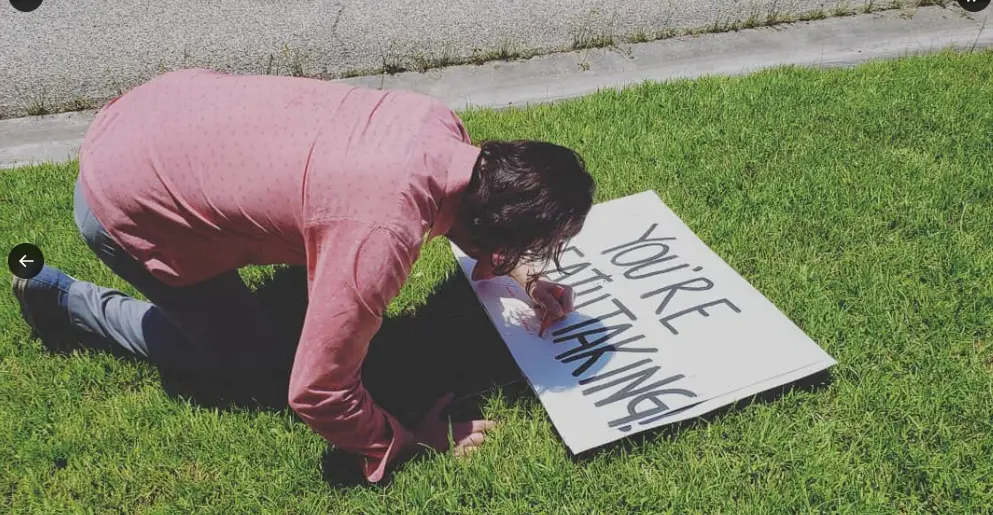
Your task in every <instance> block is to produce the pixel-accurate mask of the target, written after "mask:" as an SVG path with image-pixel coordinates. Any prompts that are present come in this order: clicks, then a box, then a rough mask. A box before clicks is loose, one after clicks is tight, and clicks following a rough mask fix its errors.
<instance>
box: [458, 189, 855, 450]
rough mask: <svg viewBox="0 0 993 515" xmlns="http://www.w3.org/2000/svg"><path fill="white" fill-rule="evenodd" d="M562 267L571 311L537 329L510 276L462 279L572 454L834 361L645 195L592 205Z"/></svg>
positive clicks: (463, 260) (552, 275) (468, 264)
mask: <svg viewBox="0 0 993 515" xmlns="http://www.w3.org/2000/svg"><path fill="white" fill-rule="evenodd" d="M452 249H453V251H454V252H455V256H456V258H457V259H458V262H459V266H460V267H461V268H462V270H463V272H465V275H466V276H467V277H471V274H472V268H473V265H474V261H473V260H472V259H471V258H469V257H468V256H466V255H465V254H464V253H463V252H461V250H460V249H459V248H458V247H456V246H454V245H453V246H452ZM561 265H562V271H563V272H564V274H563V273H559V272H558V271H556V270H555V269H554V266H552V268H551V270H550V271H549V272H547V275H546V278H547V279H548V280H551V281H555V282H559V283H561V284H567V285H569V286H571V287H572V288H573V289H574V291H575V294H576V297H575V299H576V301H575V305H576V310H575V312H573V313H572V314H570V315H569V316H568V317H566V318H565V319H564V320H561V321H559V322H557V323H556V324H554V325H552V326H551V327H550V328H549V329H548V330H547V331H546V332H545V334H544V337H543V338H542V337H539V336H538V328H539V326H540V320H538V318H537V316H536V314H535V311H534V309H533V308H532V307H531V305H530V302H529V300H528V299H527V296H526V295H525V294H524V291H523V289H522V288H520V286H518V285H517V283H515V282H514V281H513V280H512V279H510V278H507V277H500V278H496V279H491V280H486V281H478V282H472V288H473V290H474V291H475V292H476V295H477V296H478V298H479V300H480V302H481V303H482V305H483V308H484V309H485V310H486V313H487V314H488V315H489V317H490V320H492V321H493V323H494V325H495V326H496V328H497V330H498V331H499V333H500V335H501V337H502V338H503V340H504V341H505V342H506V343H507V346H508V347H509V348H510V352H511V354H513V356H514V359H515V360H516V361H517V364H518V366H520V368H521V370H522V371H523V373H524V375H525V377H526V378H527V380H528V382H529V383H530V384H531V387H532V388H533V389H534V391H535V393H536V394H537V395H538V397H539V399H540V400H541V402H542V404H543V405H544V407H545V409H546V410H547V411H548V414H549V417H550V418H551V420H552V423H553V424H554V425H555V428H556V429H557V430H558V432H559V434H561V435H562V438H563V439H564V440H565V443H566V445H567V446H568V447H569V449H570V450H571V451H572V452H573V453H580V452H583V451H586V450H589V449H592V448H595V447H599V446H601V445H604V444H606V443H609V442H612V441H614V440H618V439H620V438H623V437H625V436H630V435H632V434H635V433H637V432H640V431H645V430H648V429H652V428H655V427H659V426H662V425H665V424H670V423H673V422H678V421H681V420H685V419H688V418H692V417H697V416H699V415H702V414H704V413H707V412H709V411H713V410H716V409H718V408H720V407H723V406H726V405H728V404H731V403H733V402H735V401H738V400H741V399H744V398H747V397H750V396H752V395H755V394H757V393H761V392H763V391H765V390H768V389H771V388H775V387H778V386H782V385H785V384H788V383H790V382H793V381H796V380H799V379H802V378H804V377H806V376H809V375H811V374H814V373H816V372H819V371H821V370H824V369H826V368H828V367H830V366H832V365H834V364H836V361H835V360H834V359H833V358H831V356H829V355H828V354H827V353H825V352H824V351H823V350H822V349H821V348H820V347H819V346H818V345H817V344H816V343H815V342H814V341H812V340H811V339H810V338H809V337H808V336H807V335H806V334H805V333H804V332H803V331H802V330H800V328H799V327H797V326H796V325H795V324H794V323H793V322H792V321H791V320H790V319H789V318H787V317H786V316H785V315H784V314H783V313H782V312H781V311H779V309H777V308H776V306H775V305H773V304H772V303H771V302H770V301H769V300H768V299H766V298H765V297H764V296H763V295H762V294H761V293H760V292H759V291H758V290H756V289H755V288H754V287H752V286H751V284H749V283H748V282H747V281H746V280H745V279H744V278H742V277H741V276H740V275H739V274H738V273H737V272H735V271H734V269H732V268H731V267H730V266H728V265H727V264H726V263H725V262H724V261H723V260H722V259H721V258H720V257H718V256H717V254H715V253H714V252H713V251H712V250H710V248H709V247H708V246H707V245H706V244H705V243H703V241H701V240H700V239H699V238H698V237H697V236H696V235H695V234H693V232H692V231H691V230H690V229H689V227H687V226H686V224H684V223H683V222H682V220H680V219H679V217H678V216H676V214H675V213H673V212H672V211H671V210H670V209H669V208H668V207H667V206H666V205H665V204H664V203H663V202H662V200H661V199H660V198H659V197H658V195H656V194H655V192H652V191H647V192H643V193H639V194H636V195H632V196H629V197H625V198H621V199H616V200H612V201H608V202H604V203H601V204H597V205H595V206H594V207H593V209H592V211H591V212H590V215H589V217H588V218H587V221H586V225H585V226H584V227H583V230H582V232H581V233H580V234H579V235H578V236H577V237H575V238H573V240H572V241H571V242H570V244H569V247H568V248H567V250H566V251H565V252H564V254H563V256H562V259H561Z"/></svg>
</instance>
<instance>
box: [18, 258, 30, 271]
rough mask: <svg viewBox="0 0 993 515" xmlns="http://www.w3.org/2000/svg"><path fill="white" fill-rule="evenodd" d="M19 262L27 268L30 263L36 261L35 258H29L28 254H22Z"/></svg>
mask: <svg viewBox="0 0 993 515" xmlns="http://www.w3.org/2000/svg"><path fill="white" fill-rule="evenodd" d="M17 262H18V263H20V264H21V266H23V267H24V268H27V267H28V263H34V260H33V259H28V257H27V256H22V257H21V259H18V260H17Z"/></svg>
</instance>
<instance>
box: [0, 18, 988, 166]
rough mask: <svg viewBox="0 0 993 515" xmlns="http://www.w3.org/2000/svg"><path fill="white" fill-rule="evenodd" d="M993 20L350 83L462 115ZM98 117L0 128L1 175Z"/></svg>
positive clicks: (886, 46) (57, 149)
mask: <svg viewBox="0 0 993 515" xmlns="http://www.w3.org/2000/svg"><path fill="white" fill-rule="evenodd" d="M988 11H990V12H993V9H988ZM990 12H984V13H983V14H982V15H978V16H974V17H972V18H966V17H963V16H961V12H960V11H959V10H953V9H941V8H938V7H929V8H923V9H920V10H918V11H917V12H916V13H915V15H914V16H912V17H910V16H905V15H904V13H901V12H898V11H888V12H885V13H879V14H871V15H860V16H850V17H842V18H832V19H827V20H820V21H814V22H809V23H799V24H794V25H790V26H789V27H788V28H785V29H784V28H782V27H776V28H762V29H754V30H744V31H741V32H728V33H720V34H708V35H704V36H700V37H681V38H674V39H668V40H662V41H656V42H652V43H644V44H639V45H631V46H628V47H626V48H623V49H622V50H623V51H615V50H584V51H579V52H571V53H562V54H555V55H549V56H542V57H536V58H534V59H530V60H527V61H518V62H513V63H490V64H486V65H483V66H455V67H450V68H446V69H441V70H434V71H431V72H428V73H416V72H410V73H401V74H397V75H393V76H379V77H356V78H351V79H346V80H345V82H348V83H351V84H355V85H361V86H366V87H372V88H390V89H408V90H413V91H418V92H421V93H426V94H430V95H433V96H436V97H438V98H440V99H442V100H444V101H445V102H446V103H448V104H449V105H451V106H452V107H454V108H463V107H466V106H479V107H495V108H502V107H510V106H521V105H524V104H532V103H542V102H550V101H555V100H560V99H566V98H573V97H577V96H582V95H587V94H590V93H593V92H595V91H596V90H598V89H604V88H619V87H624V86H627V85H630V84H634V83H638V82H641V81H644V80H653V81H666V80H672V79H678V78H693V77H699V76H701V75H714V74H719V75H735V74H741V73H749V72H753V71H757V70H760V69H763V68H769V67H773V66H782V65H799V66H820V67H835V66H853V65H857V64H859V63H863V62H865V61H869V60H874V59H892V58H897V57H902V56H905V55H908V54H920V53H928V52H934V51H938V50H942V49H946V48H957V49H959V50H971V49H984V48H991V47H993V30H988V29H987V28H986V24H987V22H988V21H989V17H990ZM991 29H993V28H991ZM92 116H93V112H92V111H90V112H79V113H67V114H59V115H53V116H38V117H27V118H17V119H10V120H0V168H10V167H16V166H20V165H24V164H28V163H32V162H38V161H48V160H53V161H62V160H66V159H70V158H71V157H73V156H74V155H75V153H76V150H77V149H78V146H79V144H80V142H81V140H82V137H83V134H84V133H85V131H86V129H87V127H88V125H89V122H90V120H92Z"/></svg>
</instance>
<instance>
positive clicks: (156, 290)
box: [68, 181, 289, 379]
mask: <svg viewBox="0 0 993 515" xmlns="http://www.w3.org/2000/svg"><path fill="white" fill-rule="evenodd" d="M74 215H75V220H76V226H77V227H78V228H79V232H80V234H81V235H82V236H83V239H84V240H85V241H86V244H87V245H88V246H89V248H90V249H91V250H92V251H93V252H94V253H95V254H96V256H97V257H98V258H99V259H100V261H102V262H103V263H104V264H106V265H107V266H108V267H109V268H110V269H111V270H112V271H113V272H114V273H115V274H117V275H118V276H119V277H121V278H122V279H124V280H125V281H127V282H128V283H129V284H131V285H132V286H134V288H135V289H136V290H138V291H139V292H141V294H142V295H144V296H145V297H146V298H147V299H148V301H147V302H146V301H143V300H138V299H135V298H133V297H131V296H129V295H126V294H125V293H123V292H121V291H118V290H114V289H111V288H105V287H102V286H98V285H96V284H93V283H90V282H85V281H78V280H77V281H76V282H75V283H73V285H72V287H71V288H70V289H69V295H68V309H69V313H70V319H71V321H72V324H73V327H74V328H75V330H77V331H81V332H82V333H83V335H84V336H86V338H85V339H86V340H88V341H91V342H92V341H97V342H101V345H100V346H102V345H107V346H109V347H110V348H111V350H118V351H119V350H123V351H125V353H127V354H131V355H134V356H136V357H138V358H143V359H145V360H148V361H150V362H152V363H153V364H154V365H156V366H158V367H160V368H164V369H168V370H170V371H175V372H180V373H190V374H196V375H199V376H208V377H218V378H221V377H225V378H230V379H238V378H251V379H263V377H259V374H263V375H265V376H267V377H276V376H282V375H285V374H287V373H288V370H287V368H288V366H289V364H286V363H283V362H282V361H285V359H286V357H285V348H284V349H279V346H280V345H283V346H285V345H286V344H287V343H289V342H286V341H281V340H285V337H284V336H283V335H281V334H280V332H279V331H278V330H277V328H276V326H275V324H274V323H273V321H272V320H271V317H270V316H269V314H268V313H266V312H265V311H264V310H263V309H262V306H261V304H260V303H259V301H258V299H257V298H256V296H255V295H254V294H253V293H252V291H251V290H250V289H249V288H248V287H247V286H246V285H245V283H244V282H243V281H242V280H241V277H240V276H239V275H238V272H237V270H231V271H229V272H226V273H224V274H222V275H219V276H216V277H214V278H211V279H208V280H206V281H203V282H201V283H198V284H194V285H192V286H184V287H175V286H169V285H167V284H164V283H163V282H161V281H159V280H158V279H156V278H155V277H154V276H152V275H151V274H150V273H149V272H148V271H147V270H146V269H145V268H144V267H143V266H142V265H141V264H140V263H139V262H138V261H136V260H135V259H134V258H132V257H131V256H130V255H129V254H128V253H127V252H125V251H124V250H123V249H121V247H120V246H118V245H117V244H116V243H115V242H114V241H113V240H112V239H111V238H110V237H109V236H108V234H107V231H106V229H105V228H104V227H103V226H102V225H101V224H100V222H99V221H98V220H97V219H96V218H95V217H94V216H93V213H92V212H91V211H90V208H89V206H88V204H87V202H86V199H85V198H84V196H83V194H82V191H81V188H80V184H79V182H78V181H77V183H76V191H75V208H74ZM163 244H168V242H163ZM279 350H284V352H282V353H280V352H278V351H279Z"/></svg>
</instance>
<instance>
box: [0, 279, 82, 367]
mask: <svg viewBox="0 0 993 515" xmlns="http://www.w3.org/2000/svg"><path fill="white" fill-rule="evenodd" d="M74 282H76V279H75V278H73V277H71V276H69V275H67V274H65V273H64V272H62V271H61V270H59V269H57V268H54V267H51V266H48V265H45V266H44V267H43V268H42V269H41V272H40V273H39V274H38V275H36V276H34V277H32V278H30V279H21V278H20V277H14V279H13V280H12V281H11V288H12V289H13V291H14V296H15V297H17V302H18V303H19V304H20V306H21V316H22V317H23V318H24V320H25V321H26V322H27V323H28V325H29V326H30V327H31V331H32V333H33V334H34V335H35V336H37V337H39V338H41V340H42V342H43V343H45V344H46V345H47V346H49V347H51V348H54V349H57V350H69V349H70V348H72V347H74V346H75V343H74V341H73V338H72V336H71V335H72V322H71V320H70V318H69V309H68V297H69V287H70V286H72V284H73V283H74Z"/></svg>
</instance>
